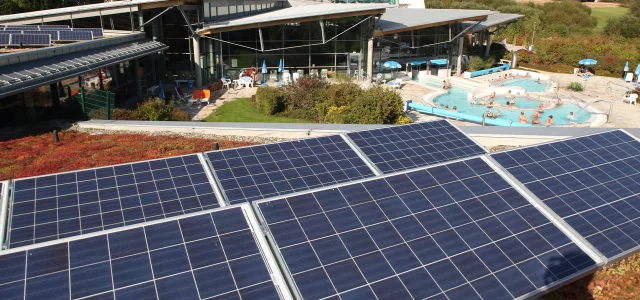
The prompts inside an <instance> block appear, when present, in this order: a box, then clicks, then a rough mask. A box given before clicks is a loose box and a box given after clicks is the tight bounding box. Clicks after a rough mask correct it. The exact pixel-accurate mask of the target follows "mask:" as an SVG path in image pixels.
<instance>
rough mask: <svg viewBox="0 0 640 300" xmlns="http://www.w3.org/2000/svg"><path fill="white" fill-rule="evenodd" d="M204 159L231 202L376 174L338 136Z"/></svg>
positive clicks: (233, 151)
mask: <svg viewBox="0 0 640 300" xmlns="http://www.w3.org/2000/svg"><path fill="white" fill-rule="evenodd" d="M205 155H206V156H207V158H208V160H209V162H210V163H211V166H212V169H213V172H214V175H215V176H216V178H217V180H218V181H219V182H220V186H221V187H222V192H223V193H224V194H225V196H226V199H227V201H228V202H229V203H231V204H235V203H244V202H247V201H253V200H257V199H264V198H267V197H274V196H278V195H284V194H289V193H293V192H299V191H306V190H309V189H312V188H318V187H323V186H327V185H331V184H336V183H340V182H347V181H352V180H356V179H362V178H367V177H373V176H375V175H376V174H375V173H374V172H373V171H372V169H371V168H370V167H369V166H368V165H367V163H366V162H365V161H364V160H363V159H362V158H360V157H359V156H358V154H357V153H356V152H355V151H354V150H353V149H352V148H351V147H350V146H349V145H348V144H347V142H346V141H345V140H344V139H343V138H342V137H341V136H339V135H334V136H327V137H320V138H311V139H302V140H296V141H291V142H280V143H274V144H267V145H260V146H252V147H244V148H238V149H229V150H223V151H214V152H207V153H205Z"/></svg>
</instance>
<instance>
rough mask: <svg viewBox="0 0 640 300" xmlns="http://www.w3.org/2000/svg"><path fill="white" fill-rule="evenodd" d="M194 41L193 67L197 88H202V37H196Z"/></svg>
mask: <svg viewBox="0 0 640 300" xmlns="http://www.w3.org/2000/svg"><path fill="white" fill-rule="evenodd" d="M192 40H193V65H194V67H195V71H194V72H195V73H196V82H195V83H196V88H199V87H201V86H202V66H201V65H200V37H199V36H197V35H196V36H194V37H193V38H192Z"/></svg>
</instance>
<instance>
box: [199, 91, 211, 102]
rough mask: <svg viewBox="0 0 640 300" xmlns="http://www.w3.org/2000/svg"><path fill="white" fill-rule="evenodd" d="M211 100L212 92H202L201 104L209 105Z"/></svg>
mask: <svg viewBox="0 0 640 300" xmlns="http://www.w3.org/2000/svg"><path fill="white" fill-rule="evenodd" d="M209 100H211V90H202V98H201V99H200V104H204V105H209Z"/></svg>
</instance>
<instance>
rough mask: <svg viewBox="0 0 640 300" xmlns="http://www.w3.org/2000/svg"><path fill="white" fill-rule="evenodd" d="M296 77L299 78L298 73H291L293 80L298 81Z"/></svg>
mask: <svg viewBox="0 0 640 300" xmlns="http://www.w3.org/2000/svg"><path fill="white" fill-rule="evenodd" d="M298 78H300V73H297V72H296V73H293V81H294V82H296V81H298Z"/></svg>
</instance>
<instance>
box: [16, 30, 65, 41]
mask: <svg viewBox="0 0 640 300" xmlns="http://www.w3.org/2000/svg"><path fill="white" fill-rule="evenodd" d="M23 33H24V34H48V35H50V36H51V40H52V41H57V40H58V31H57V30H25V31H24V32H23Z"/></svg>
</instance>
